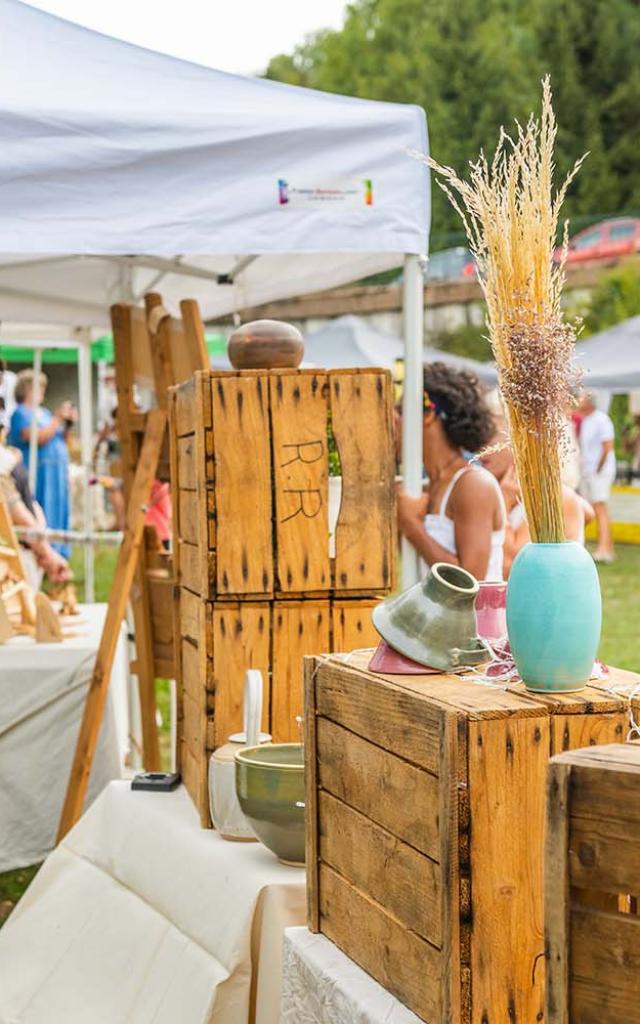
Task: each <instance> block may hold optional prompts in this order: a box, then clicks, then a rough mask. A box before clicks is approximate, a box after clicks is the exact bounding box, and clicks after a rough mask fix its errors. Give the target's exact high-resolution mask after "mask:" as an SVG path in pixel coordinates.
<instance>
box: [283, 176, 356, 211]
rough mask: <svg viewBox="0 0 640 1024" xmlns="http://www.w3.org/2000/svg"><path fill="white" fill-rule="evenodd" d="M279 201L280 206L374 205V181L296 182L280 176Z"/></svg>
mask: <svg viewBox="0 0 640 1024" xmlns="http://www.w3.org/2000/svg"><path fill="white" fill-rule="evenodd" d="M278 203H279V205H280V206H317V205H319V204H323V205H329V204H332V205H336V206H339V207H340V208H341V209H344V207H345V206H346V207H349V208H350V209H360V208H361V207H363V206H373V181H372V180H371V178H362V179H357V178H354V179H352V180H345V179H340V180H338V181H332V182H326V183H324V184H322V185H318V184H310V183H309V184H307V183H304V182H296V183H295V184H292V183H291V182H289V181H287V180H286V179H285V178H278Z"/></svg>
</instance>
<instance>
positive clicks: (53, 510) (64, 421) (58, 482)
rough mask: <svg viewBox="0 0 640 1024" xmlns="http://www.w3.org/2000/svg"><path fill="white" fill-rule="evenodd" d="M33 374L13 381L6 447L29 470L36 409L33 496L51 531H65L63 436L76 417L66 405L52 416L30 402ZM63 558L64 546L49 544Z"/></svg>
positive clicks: (65, 454)
mask: <svg viewBox="0 0 640 1024" xmlns="http://www.w3.org/2000/svg"><path fill="white" fill-rule="evenodd" d="M34 384H35V381H34V375H33V371H32V370H22V371H21V372H20V373H19V374H18V376H17V380H16V389H15V399H16V403H17V404H16V408H15V409H14V411H13V415H12V416H11V427H10V431H9V444H12V445H14V446H15V447H16V448H18V449H19V450H20V452H21V453H22V458H23V460H24V463H25V466H26V467H27V469H28V467H29V441H30V437H31V425H32V423H33V420H34V412H35V410H36V407H37V413H36V417H37V418H36V423H37V430H38V471H37V477H36V493H35V497H36V500H37V502H38V504H39V505H40V506H41V507H42V510H43V512H44V515H45V518H46V520H47V523H48V524H49V526H50V527H51V529H57V530H68V529H69V452H68V449H67V445H66V441H65V435H66V433H67V431H68V430H69V428H70V426H71V424H72V423H73V422H74V420H75V418H76V414H75V410H74V408H73V406H72V405H71V403H70V402H63V403H62V405H61V406H60V408H59V409H57V410H56V412H55V413H52V412H51V411H50V410H49V409H47V408H45V406H43V405H40V404H39V403H38V402H34ZM37 384H38V387H39V388H40V400H41V401H42V400H43V399H44V395H45V391H46V388H47V377H46V375H45V374H44V373H43V374H41V375H40V380H39V381H38V382H37ZM53 546H54V547H55V548H56V550H57V551H59V552H60V554H61V555H62V556H63V557H64V558H65V559H67V558H68V557H69V547H68V545H66V544H54V545H53Z"/></svg>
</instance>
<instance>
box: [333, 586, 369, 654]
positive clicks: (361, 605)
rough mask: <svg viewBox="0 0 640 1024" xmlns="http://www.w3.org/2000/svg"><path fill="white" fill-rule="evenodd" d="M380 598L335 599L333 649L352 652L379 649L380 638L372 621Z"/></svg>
mask: <svg viewBox="0 0 640 1024" xmlns="http://www.w3.org/2000/svg"><path fill="white" fill-rule="evenodd" d="M378 603H379V599H378V598H373V599H369V600H368V601H356V600H341V599H339V598H336V599H334V600H333V601H332V602H331V649H332V650H333V651H345V652H351V651H356V650H359V649H361V648H369V647H377V646H378V643H379V641H380V636H379V634H378V632H377V631H376V628H375V626H374V625H373V622H372V621H371V612H372V611H373V609H374V608H375V606H376V605H377V604H378Z"/></svg>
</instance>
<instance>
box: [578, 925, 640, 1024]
mask: <svg viewBox="0 0 640 1024" xmlns="http://www.w3.org/2000/svg"><path fill="white" fill-rule="evenodd" d="M569 942H570V945H571V981H570V1001H571V1002H570V1005H571V1017H570V1020H571V1021H576V1022H582V1021H585V1022H588V1021H597V1022H598V1024H628V1022H630V1021H634V1020H637V1019H638V1005H639V1001H640V918H638V917H636V916H635V915H631V914H615V913H606V912H603V911H598V910H587V909H586V908H585V909H582V908H580V907H575V908H573V909H572V911H571V928H570V933H569Z"/></svg>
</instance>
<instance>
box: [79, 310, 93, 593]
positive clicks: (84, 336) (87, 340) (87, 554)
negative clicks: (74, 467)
mask: <svg viewBox="0 0 640 1024" xmlns="http://www.w3.org/2000/svg"><path fill="white" fill-rule="evenodd" d="M79 341H80V344H79V346H78V392H79V412H80V417H79V420H80V457H81V460H82V474H83V479H82V486H83V491H84V521H83V528H84V531H85V533H89V534H90V533H91V532H92V530H93V508H92V495H91V486H90V484H89V479H90V477H91V456H92V450H93V394H92V390H93V389H92V386H91V333H90V331H88V330H83V331H82V332H81V334H80V338H79ZM84 599H85V601H86V602H87V603H88V604H92V603H93V601H95V583H94V550H93V547H92V545H91V544H85V546H84Z"/></svg>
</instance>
